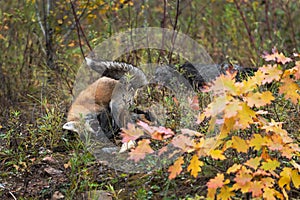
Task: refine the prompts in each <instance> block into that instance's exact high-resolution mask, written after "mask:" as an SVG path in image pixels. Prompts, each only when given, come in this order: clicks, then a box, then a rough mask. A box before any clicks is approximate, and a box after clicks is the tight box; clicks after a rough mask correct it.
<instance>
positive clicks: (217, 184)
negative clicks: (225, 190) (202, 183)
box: [206, 173, 224, 189]
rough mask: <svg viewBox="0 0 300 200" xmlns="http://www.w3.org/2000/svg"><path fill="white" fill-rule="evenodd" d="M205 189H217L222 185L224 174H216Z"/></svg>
mask: <svg viewBox="0 0 300 200" xmlns="http://www.w3.org/2000/svg"><path fill="white" fill-rule="evenodd" d="M206 185H207V187H208V188H211V189H217V188H220V187H222V186H223V185H224V174H220V173H218V174H217V176H216V177H215V178H213V179H210V180H209V181H208V182H207V184H206Z"/></svg>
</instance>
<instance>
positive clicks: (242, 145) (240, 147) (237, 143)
mask: <svg viewBox="0 0 300 200" xmlns="http://www.w3.org/2000/svg"><path fill="white" fill-rule="evenodd" d="M232 148H235V149H236V150H237V151H238V152H244V153H246V152H247V151H248V148H249V145H248V144H247V142H246V140H243V139H242V138H240V137H238V136H232Z"/></svg>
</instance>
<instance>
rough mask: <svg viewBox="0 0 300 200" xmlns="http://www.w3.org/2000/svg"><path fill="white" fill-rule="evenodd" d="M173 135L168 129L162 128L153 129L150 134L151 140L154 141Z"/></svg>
mask: <svg viewBox="0 0 300 200" xmlns="http://www.w3.org/2000/svg"><path fill="white" fill-rule="evenodd" d="M174 135H175V133H174V132H173V131H172V130H171V129H170V128H165V127H163V126H160V127H155V131H154V133H152V135H151V138H152V139H155V140H163V139H168V138H170V137H173V136H174Z"/></svg>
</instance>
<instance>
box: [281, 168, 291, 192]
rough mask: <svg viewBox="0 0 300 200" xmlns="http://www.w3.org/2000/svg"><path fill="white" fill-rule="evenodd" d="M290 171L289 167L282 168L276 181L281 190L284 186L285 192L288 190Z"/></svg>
mask: <svg viewBox="0 0 300 200" xmlns="http://www.w3.org/2000/svg"><path fill="white" fill-rule="evenodd" d="M291 175H292V169H291V168H289V167H284V168H283V170H282V172H281V173H280V179H279V181H278V185H279V187H281V188H283V187H284V186H286V189H287V190H290V189H291V188H290V182H291Z"/></svg>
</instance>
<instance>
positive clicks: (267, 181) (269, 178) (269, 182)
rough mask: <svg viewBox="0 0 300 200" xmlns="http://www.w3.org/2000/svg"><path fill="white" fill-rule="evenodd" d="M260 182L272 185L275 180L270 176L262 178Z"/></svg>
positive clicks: (268, 185) (266, 185) (267, 185)
mask: <svg viewBox="0 0 300 200" xmlns="http://www.w3.org/2000/svg"><path fill="white" fill-rule="evenodd" d="M261 182H262V183H263V185H264V186H265V187H269V188H270V187H273V185H274V182H275V180H274V179H273V178H271V177H266V178H262V179H261Z"/></svg>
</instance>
